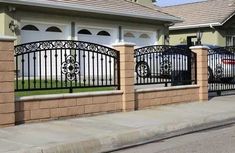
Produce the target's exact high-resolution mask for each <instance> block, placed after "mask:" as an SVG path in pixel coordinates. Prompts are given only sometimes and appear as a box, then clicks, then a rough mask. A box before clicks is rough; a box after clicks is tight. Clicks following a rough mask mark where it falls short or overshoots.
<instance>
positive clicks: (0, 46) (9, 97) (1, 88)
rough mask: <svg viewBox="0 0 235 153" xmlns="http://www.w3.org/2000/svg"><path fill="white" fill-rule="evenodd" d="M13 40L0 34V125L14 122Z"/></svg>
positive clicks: (8, 124)
mask: <svg viewBox="0 0 235 153" xmlns="http://www.w3.org/2000/svg"><path fill="white" fill-rule="evenodd" d="M14 40H15V39H14V38H12V37H5V36H0V127H4V126H10V125H14V124H15V94H14Z"/></svg>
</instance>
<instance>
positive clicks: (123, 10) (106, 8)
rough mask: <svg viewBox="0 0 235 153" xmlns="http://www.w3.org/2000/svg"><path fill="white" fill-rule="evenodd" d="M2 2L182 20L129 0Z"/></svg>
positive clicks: (4, 0)
mask: <svg viewBox="0 0 235 153" xmlns="http://www.w3.org/2000/svg"><path fill="white" fill-rule="evenodd" d="M0 2H5V3H15V4H21V5H34V6H41V7H50V6H51V7H54V8H56V7H59V8H60V9H67V10H77V11H81V12H93V13H100V14H111V15H117V16H125V17H132V18H140V19H150V20H156V21H168V22H180V21H181V20H180V19H179V18H178V17H175V16H173V15H170V14H168V13H165V12H163V11H162V10H159V9H158V8H152V7H147V6H143V5H140V4H137V3H134V2H130V1H127V0H35V1H32V0H10V1H9V0H0Z"/></svg>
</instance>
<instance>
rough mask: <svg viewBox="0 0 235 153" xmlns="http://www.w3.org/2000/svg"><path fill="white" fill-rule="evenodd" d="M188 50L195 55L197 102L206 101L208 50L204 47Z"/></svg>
mask: <svg viewBox="0 0 235 153" xmlns="http://www.w3.org/2000/svg"><path fill="white" fill-rule="evenodd" d="M190 49H191V50H192V51H193V52H195V53H196V54H197V61H196V63H197V66H196V69H197V70H196V72H197V75H196V76H197V84H198V85H199V100H200V101H208V57H207V55H208V50H209V48H208V47H206V46H194V47H190Z"/></svg>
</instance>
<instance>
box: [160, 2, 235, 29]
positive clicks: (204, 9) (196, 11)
mask: <svg viewBox="0 0 235 153" xmlns="http://www.w3.org/2000/svg"><path fill="white" fill-rule="evenodd" d="M162 10H163V11H165V12H168V13H170V14H173V15H175V16H178V17H181V19H182V20H184V22H181V23H177V24H175V25H174V26H172V27H171V29H186V28H189V27H192V28H193V27H194V26H195V27H196V25H198V27H199V25H201V26H203V25H204V26H206V25H207V26H208V25H209V24H211V23H213V24H216V23H217V25H222V24H224V22H225V21H226V20H227V19H229V18H230V17H231V16H232V15H234V13H235V0H207V1H202V2H196V3H188V4H182V5H175V6H169V7H163V8H162Z"/></svg>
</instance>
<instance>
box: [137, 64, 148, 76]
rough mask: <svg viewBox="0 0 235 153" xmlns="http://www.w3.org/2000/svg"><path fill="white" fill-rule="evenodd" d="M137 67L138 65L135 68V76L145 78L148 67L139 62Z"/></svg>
mask: <svg viewBox="0 0 235 153" xmlns="http://www.w3.org/2000/svg"><path fill="white" fill-rule="evenodd" d="M137 65H138V67H137V69H136V72H137V74H138V75H139V76H140V77H147V76H148V73H149V72H148V71H149V68H148V65H147V63H145V62H144V63H142V62H140V64H138V63H137Z"/></svg>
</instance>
